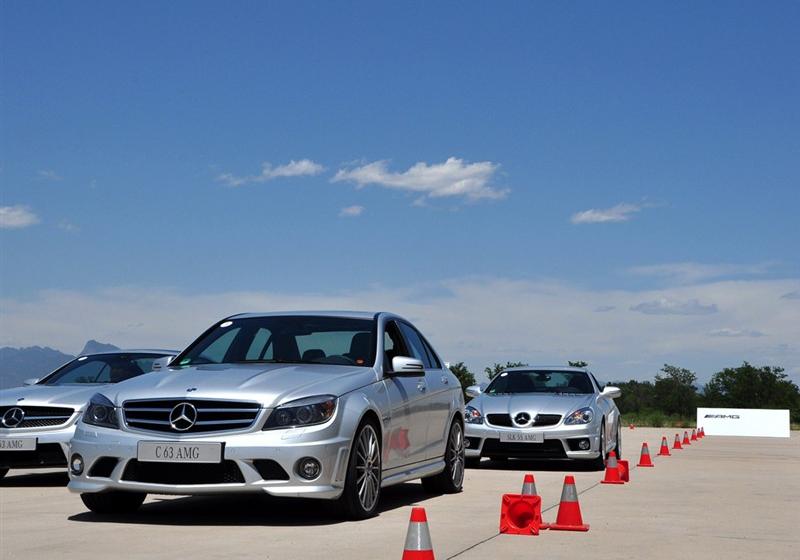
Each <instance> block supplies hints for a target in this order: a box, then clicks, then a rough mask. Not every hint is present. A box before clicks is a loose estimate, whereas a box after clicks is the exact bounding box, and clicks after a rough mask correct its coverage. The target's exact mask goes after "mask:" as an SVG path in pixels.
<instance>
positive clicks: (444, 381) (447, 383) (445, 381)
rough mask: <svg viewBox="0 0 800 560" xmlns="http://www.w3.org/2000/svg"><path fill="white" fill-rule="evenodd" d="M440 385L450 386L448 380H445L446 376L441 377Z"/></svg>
mask: <svg viewBox="0 0 800 560" xmlns="http://www.w3.org/2000/svg"><path fill="white" fill-rule="evenodd" d="M442 383H444V384H445V385H449V384H450V380H449V379H448V378H447V376H446V375H443V376H442Z"/></svg>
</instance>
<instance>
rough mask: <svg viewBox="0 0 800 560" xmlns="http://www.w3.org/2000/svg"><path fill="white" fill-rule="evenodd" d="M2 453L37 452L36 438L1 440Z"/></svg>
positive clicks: (0, 448)
mask: <svg viewBox="0 0 800 560" xmlns="http://www.w3.org/2000/svg"><path fill="white" fill-rule="evenodd" d="M0 451H36V438H0Z"/></svg>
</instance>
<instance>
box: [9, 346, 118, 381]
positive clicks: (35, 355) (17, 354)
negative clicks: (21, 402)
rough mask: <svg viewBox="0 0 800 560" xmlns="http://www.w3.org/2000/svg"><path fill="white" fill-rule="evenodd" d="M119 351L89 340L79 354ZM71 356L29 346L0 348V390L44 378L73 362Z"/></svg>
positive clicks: (114, 347) (113, 347)
mask: <svg viewBox="0 0 800 560" xmlns="http://www.w3.org/2000/svg"><path fill="white" fill-rule="evenodd" d="M113 350H119V348H117V347H116V346H114V345H113V344H104V343H102V342H97V341H96V340H90V341H89V342H87V343H86V345H85V346H84V347H83V350H81V354H93V353H96V352H109V351H113ZM74 359H75V356H73V355H72V354H65V353H64V352H60V351H58V350H54V349H53V348H48V347H42V346H29V347H27V348H12V347H11V346H4V347H2V348H0V389H7V388H9V387H19V386H20V385H22V382H23V381H25V380H26V379H30V378H32V377H44V376H45V375H47V374H48V373H50V372H51V371H53V370H54V369H56V368H57V367H59V366H62V365H64V364H65V363H67V362H68V361H70V360H74Z"/></svg>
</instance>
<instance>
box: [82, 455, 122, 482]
mask: <svg viewBox="0 0 800 560" xmlns="http://www.w3.org/2000/svg"><path fill="white" fill-rule="evenodd" d="M117 463H119V459H117V458H116V457H100V458H99V459H98V460H97V461H95V462H94V465H92V468H91V469H89V476H99V477H101V478H110V477H111V473H112V472H114V467H116V466H117Z"/></svg>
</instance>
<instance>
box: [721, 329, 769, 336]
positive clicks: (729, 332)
mask: <svg viewBox="0 0 800 560" xmlns="http://www.w3.org/2000/svg"><path fill="white" fill-rule="evenodd" d="M708 336H722V337H727V338H740V337H748V338H758V337H759V336H764V333H762V332H761V331H751V330H747V329H729V328H724V329H714V330H712V331H709V332H708Z"/></svg>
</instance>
